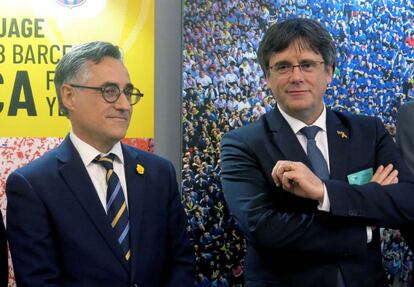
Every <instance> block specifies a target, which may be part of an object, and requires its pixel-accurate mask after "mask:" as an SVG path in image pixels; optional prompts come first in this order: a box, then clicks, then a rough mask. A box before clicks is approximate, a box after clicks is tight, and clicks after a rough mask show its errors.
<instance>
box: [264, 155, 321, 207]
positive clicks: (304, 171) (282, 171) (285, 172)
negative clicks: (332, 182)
mask: <svg viewBox="0 0 414 287" xmlns="http://www.w3.org/2000/svg"><path fill="white" fill-rule="evenodd" d="M272 178H273V181H274V182H275V184H276V186H282V188H283V189H284V190H286V191H289V192H291V193H293V194H294V195H296V196H299V197H303V198H310V199H314V200H318V201H319V202H322V201H323V193H324V188H323V182H322V180H321V179H320V178H319V177H317V176H316V175H315V174H314V173H313V172H312V171H311V170H310V169H309V168H308V167H307V166H306V165H305V164H303V163H302V162H294V161H287V160H279V161H278V162H276V164H275V166H274V167H273V170H272Z"/></svg>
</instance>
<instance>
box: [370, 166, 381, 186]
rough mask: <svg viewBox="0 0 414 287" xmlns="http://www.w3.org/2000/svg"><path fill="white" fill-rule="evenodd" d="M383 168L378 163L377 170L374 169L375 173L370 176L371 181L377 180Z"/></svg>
mask: <svg viewBox="0 0 414 287" xmlns="http://www.w3.org/2000/svg"><path fill="white" fill-rule="evenodd" d="M383 170H384V166H383V165H380V166H379V167H378V168H377V170H376V171H375V174H374V175H373V176H372V179H371V181H375V182H377V180H378V177H379V176H380V174H381V172H382V171H383Z"/></svg>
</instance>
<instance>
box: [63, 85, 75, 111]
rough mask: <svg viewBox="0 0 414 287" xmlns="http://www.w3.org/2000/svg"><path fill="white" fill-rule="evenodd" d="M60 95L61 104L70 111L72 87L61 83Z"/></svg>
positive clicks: (72, 103)
mask: <svg viewBox="0 0 414 287" xmlns="http://www.w3.org/2000/svg"><path fill="white" fill-rule="evenodd" d="M60 95H61V96H62V104H63V106H64V107H65V108H66V109H67V110H68V111H71V110H73V108H74V102H73V101H74V98H73V96H74V89H73V88H72V87H71V86H69V85H68V84H62V86H61V87H60Z"/></svg>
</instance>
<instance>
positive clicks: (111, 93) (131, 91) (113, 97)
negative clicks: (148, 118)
mask: <svg viewBox="0 0 414 287" xmlns="http://www.w3.org/2000/svg"><path fill="white" fill-rule="evenodd" d="M69 86H71V87H73V88H78V89H90V90H95V91H100V92H101V94H102V97H103V99H104V100H105V101H106V102H107V103H115V102H116V101H117V100H118V99H119V97H120V96H121V89H120V88H119V87H118V85H116V84H107V85H105V86H102V87H90V86H82V85H75V84H69ZM122 93H123V94H124V95H125V96H126V98H127V100H128V103H129V104H130V105H131V106H132V105H135V104H136V103H138V102H139V100H140V99H141V98H142V97H143V96H144V94H143V93H141V92H140V90H138V89H137V88H134V86H133V85H127V86H126V87H125V88H124V89H123V90H122Z"/></svg>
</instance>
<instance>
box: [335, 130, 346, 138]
mask: <svg viewBox="0 0 414 287" xmlns="http://www.w3.org/2000/svg"><path fill="white" fill-rule="evenodd" d="M336 133H337V134H338V135H339V136H340V137H341V139H347V138H348V136H347V134H346V133H345V132H343V131H336Z"/></svg>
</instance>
